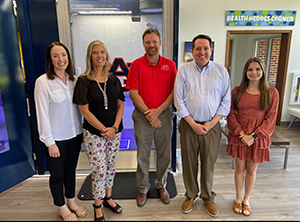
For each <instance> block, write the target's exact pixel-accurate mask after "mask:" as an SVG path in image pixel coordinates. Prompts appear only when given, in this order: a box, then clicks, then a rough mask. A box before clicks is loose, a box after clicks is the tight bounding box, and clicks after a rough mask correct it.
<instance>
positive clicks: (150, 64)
mask: <svg viewBox="0 0 300 222" xmlns="http://www.w3.org/2000/svg"><path fill="white" fill-rule="evenodd" d="M144 61H145V64H146V65H148V66H153V64H152V63H151V62H150V61H149V59H148V58H147V56H146V53H145V54H144ZM160 63H161V56H160V55H159V59H158V63H157V64H156V65H155V66H158V65H160Z"/></svg>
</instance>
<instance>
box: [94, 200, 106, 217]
mask: <svg viewBox="0 0 300 222" xmlns="http://www.w3.org/2000/svg"><path fill="white" fill-rule="evenodd" d="M93 207H94V220H95V221H105V219H104V214H103V211H102V217H96V209H98V208H101V207H102V205H101V204H100V205H99V206H97V205H95V204H93ZM101 210H102V208H101Z"/></svg>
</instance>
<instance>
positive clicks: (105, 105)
mask: <svg viewBox="0 0 300 222" xmlns="http://www.w3.org/2000/svg"><path fill="white" fill-rule="evenodd" d="M103 76H104V90H103V89H102V87H101V85H100V83H99V82H98V81H97V79H96V77H95V81H96V82H97V84H98V87H99V89H100V90H101V92H102V93H103V98H104V108H105V109H108V100H107V95H106V75H105V74H104V75H103Z"/></svg>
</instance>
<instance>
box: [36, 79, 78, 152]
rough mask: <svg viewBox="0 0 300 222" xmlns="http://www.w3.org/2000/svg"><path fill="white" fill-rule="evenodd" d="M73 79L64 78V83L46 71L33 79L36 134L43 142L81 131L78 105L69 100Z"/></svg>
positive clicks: (65, 137)
mask: <svg viewBox="0 0 300 222" xmlns="http://www.w3.org/2000/svg"><path fill="white" fill-rule="evenodd" d="M75 83H76V81H70V80H69V78H67V85H65V84H64V83H63V82H62V81H61V80H60V79H59V78H58V77H57V76H55V79H53V80H51V79H48V78H47V75H46V74H43V75H41V76H40V77H39V78H37V80H36V82H35V89H34V99H35V108H36V116H37V123H38V131H39V138H40V140H41V141H42V142H43V143H44V144H45V145H46V146H50V145H51V144H54V143H55V140H57V141H62V140H67V139H71V138H73V137H75V136H77V135H78V134H80V133H82V118H81V115H80V112H79V109H78V106H77V105H76V104H74V103H73V102H72V99H73V90H74V86H75Z"/></svg>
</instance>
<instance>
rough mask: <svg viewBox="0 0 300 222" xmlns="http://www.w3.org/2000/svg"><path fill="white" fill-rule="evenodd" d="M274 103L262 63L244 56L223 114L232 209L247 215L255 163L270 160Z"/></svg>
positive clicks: (273, 91)
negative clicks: (237, 81)
mask: <svg viewBox="0 0 300 222" xmlns="http://www.w3.org/2000/svg"><path fill="white" fill-rule="evenodd" d="M278 103H279V94H278V91H277V89H276V88H274V87H270V86H269V85H268V82H267V77H266V73H265V67H264V64H263V62H262V61H261V60H260V59H259V58H257V57H254V58H250V59H248V61H247V62H246V64H245V66H244V71H243V79H242V81H241V84H240V86H236V87H234V88H233V89H232V91H231V108H230V113H229V115H228V117H227V126H228V130H229V134H228V144H227V155H228V156H232V157H233V158H234V159H235V174H234V179H235V188H236V199H235V202H234V205H233V210H234V212H236V213H238V214H242V213H243V214H244V215H246V216H249V215H250V214H251V212H252V209H251V207H250V204H249V199H250V194H251V192H252V189H253V187H254V183H255V179H256V171H257V167H258V164H259V163H263V162H264V161H270V150H269V147H270V145H271V135H272V133H273V130H274V128H275V122H276V117H277V109H278ZM245 172H246V174H245ZM244 175H245V176H244ZM244 183H245V194H244V197H243V198H242V188H243V184H244Z"/></svg>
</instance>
